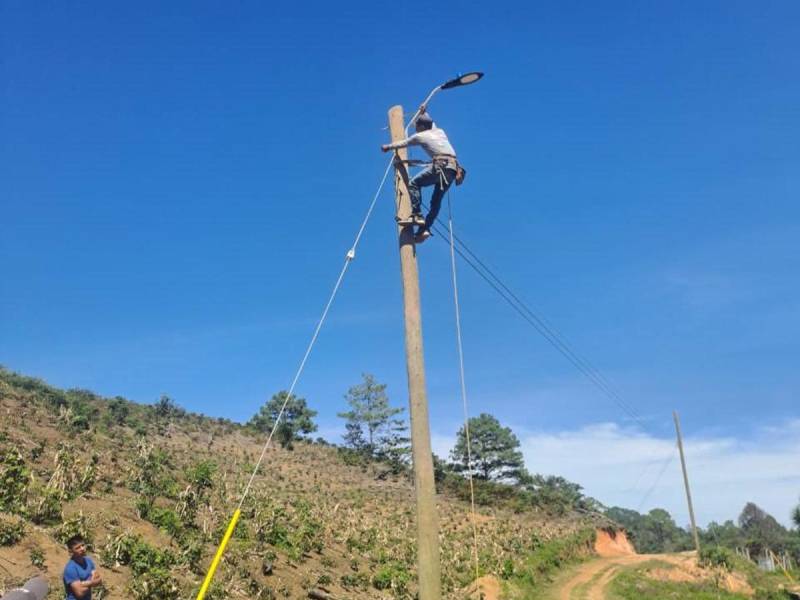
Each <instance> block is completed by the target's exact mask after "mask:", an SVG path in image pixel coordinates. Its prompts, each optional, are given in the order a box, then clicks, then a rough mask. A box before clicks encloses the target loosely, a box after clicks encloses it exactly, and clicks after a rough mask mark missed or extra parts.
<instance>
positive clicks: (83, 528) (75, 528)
mask: <svg viewBox="0 0 800 600" xmlns="http://www.w3.org/2000/svg"><path fill="white" fill-rule="evenodd" d="M53 535H54V537H55V538H56V539H57V540H58V541H59V542H61V543H62V544H66V543H67V540H68V539H69V538H71V537H72V536H74V535H79V536H81V537H82V538H83V539H84V541H85V542H86V547H87V548H88V549H89V550H91V549H92V542H93V541H94V536H93V535H92V532H91V524H90V521H89V519H88V518H87V517H86V516H85V515H84V514H83V512H79V513H78V514H77V515H75V516H74V517H71V518H69V519H66V520H65V521H64V522H63V523H62V524H61V525H59V526H58V527H56V529H55V530H54V531H53Z"/></svg>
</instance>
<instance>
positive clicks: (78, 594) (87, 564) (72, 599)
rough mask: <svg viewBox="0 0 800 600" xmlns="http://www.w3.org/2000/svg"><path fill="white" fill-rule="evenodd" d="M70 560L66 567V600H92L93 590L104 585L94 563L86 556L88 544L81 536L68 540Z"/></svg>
mask: <svg viewBox="0 0 800 600" xmlns="http://www.w3.org/2000/svg"><path fill="white" fill-rule="evenodd" d="M67 549H68V550H69V554H70V559H69V562H68V563H67V566H65V567H64V591H65V592H66V594H67V596H66V600H92V588H93V587H97V586H98V585H100V584H101V583H103V580H102V578H101V577H100V573H98V572H97V568H96V567H95V566H94V561H93V560H92V559H91V558H89V557H88V556H86V542H84V540H83V538H82V537H81V536H79V535H74V536H72V537H71V538H69V539H68V540H67Z"/></svg>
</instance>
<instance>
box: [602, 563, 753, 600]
mask: <svg viewBox="0 0 800 600" xmlns="http://www.w3.org/2000/svg"><path fill="white" fill-rule="evenodd" d="M654 566H657V567H662V564H660V563H658V564H654V563H646V564H644V565H641V566H639V567H638V568H636V569H630V570H627V571H623V572H622V573H621V574H620V575H618V576H617V577H616V578H614V580H613V581H612V582H611V585H610V586H609V600H641V598H647V599H648V600H748V597H747V596H745V595H743V594H732V593H730V592H727V591H724V590H720V589H718V588H717V587H716V586H715V585H714V584H713V583H711V582H703V583H688V582H675V581H656V580H655V579H650V578H649V577H647V575H646V574H645V572H644V571H645V570H647V569H649V568H653V567H654ZM669 566H670V565H667V564H664V565H663V567H665V568H669Z"/></svg>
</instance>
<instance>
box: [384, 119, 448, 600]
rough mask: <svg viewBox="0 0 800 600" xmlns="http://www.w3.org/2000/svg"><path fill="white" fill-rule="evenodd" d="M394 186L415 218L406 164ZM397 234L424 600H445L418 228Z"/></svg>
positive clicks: (400, 207)
mask: <svg viewBox="0 0 800 600" xmlns="http://www.w3.org/2000/svg"><path fill="white" fill-rule="evenodd" d="M389 129H390V131H391V134H392V142H397V141H399V140H402V139H404V138H405V130H404V125H403V107H402V106H393V107H392V108H391V109H390V110H389ZM398 154H399V156H400V159H401V160H406V159H407V158H408V152H407V151H406V149H405V148H401V149H400V150H399V151H398ZM394 187H395V197H396V204H397V215H398V216H400V217H406V216H408V215H410V214H411V198H410V196H409V195H408V171H407V170H406V166H405V164H403V163H400V164H397V165H396V166H395V176H394ZM398 235H399V238H400V270H401V272H402V275H403V314H404V317H405V328H406V369H407V371H408V395H409V414H410V417H411V452H412V456H413V460H414V491H415V493H416V497H417V574H418V577H419V600H441V597H442V586H441V566H440V562H439V518H438V516H437V514H436V485H435V483H434V479H433V454H432V452H431V432H430V426H429V424H428V398H427V394H426V392H425V361H424V358H423V354H422V316H421V314H420V298H419V272H418V270H417V254H416V247H415V245H414V227H413V226H411V225H406V226H400V225H398Z"/></svg>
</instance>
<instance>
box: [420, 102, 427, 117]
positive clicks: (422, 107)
mask: <svg viewBox="0 0 800 600" xmlns="http://www.w3.org/2000/svg"><path fill="white" fill-rule="evenodd" d="M427 110H428V107H427V106H425V105H424V104H420V105H419V114H421V115H424V114H425V111H427Z"/></svg>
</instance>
